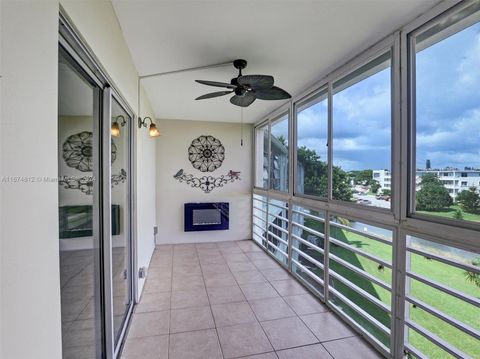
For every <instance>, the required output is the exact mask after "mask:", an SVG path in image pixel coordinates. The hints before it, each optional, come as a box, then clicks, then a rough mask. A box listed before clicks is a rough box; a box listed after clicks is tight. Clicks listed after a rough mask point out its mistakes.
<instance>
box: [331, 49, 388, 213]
mask: <svg viewBox="0 0 480 359" xmlns="http://www.w3.org/2000/svg"><path fill="white" fill-rule="evenodd" d="M333 93H334V96H333V189H332V191H333V193H332V195H333V198H334V199H336V200H342V201H352V202H357V203H360V204H363V205H367V206H374V207H382V208H390V207H391V206H390V203H391V201H390V196H391V175H390V170H391V118H392V109H391V54H390V52H387V53H385V54H384V55H382V56H380V57H378V58H376V59H375V60H373V61H371V62H369V63H368V64H366V65H365V66H363V67H361V68H359V69H358V70H356V71H354V72H352V73H351V74H349V75H347V76H345V77H344V78H342V79H340V80H339V81H337V82H335V83H334V84H333ZM374 173H375V174H377V177H374Z"/></svg>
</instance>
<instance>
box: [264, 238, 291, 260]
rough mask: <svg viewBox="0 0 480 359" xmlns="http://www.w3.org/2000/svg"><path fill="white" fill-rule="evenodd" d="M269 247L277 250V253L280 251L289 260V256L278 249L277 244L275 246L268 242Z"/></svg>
mask: <svg viewBox="0 0 480 359" xmlns="http://www.w3.org/2000/svg"><path fill="white" fill-rule="evenodd" d="M267 245H268V246H270V247H273V248H275V249H276V250H277V251H279V252H280V253H282V254H283V255H284V256H285V258H288V254H287V253H285V252H284V251H282V250H281V249H280V248H278V247H277V246H276V245H275V244H273V243H272V242H270V241H267ZM272 254H273V253H272Z"/></svg>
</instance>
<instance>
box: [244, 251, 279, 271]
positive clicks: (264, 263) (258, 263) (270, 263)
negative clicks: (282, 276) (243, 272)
mask: <svg viewBox="0 0 480 359" xmlns="http://www.w3.org/2000/svg"><path fill="white" fill-rule="evenodd" d="M265 255H266V254H265ZM251 262H252V263H253V264H254V265H255V267H257V268H258V269H273V268H281V267H280V264H278V263H277V262H275V261H274V260H273V259H271V258H270V257H267V258H264V259H255V260H252V259H251Z"/></svg>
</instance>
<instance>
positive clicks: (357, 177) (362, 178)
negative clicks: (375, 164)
mask: <svg viewBox="0 0 480 359" xmlns="http://www.w3.org/2000/svg"><path fill="white" fill-rule="evenodd" d="M349 174H350V176H351V177H352V178H353V183H354V184H360V185H364V186H370V185H372V184H373V182H377V181H374V180H373V170H361V171H350V172H349Z"/></svg>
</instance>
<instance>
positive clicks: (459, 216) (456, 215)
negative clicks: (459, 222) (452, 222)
mask: <svg viewBox="0 0 480 359" xmlns="http://www.w3.org/2000/svg"><path fill="white" fill-rule="evenodd" d="M453 218H455V219H463V213H462V211H461V210H460V209H457V210H456V211H455V213H454V214H453Z"/></svg>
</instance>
